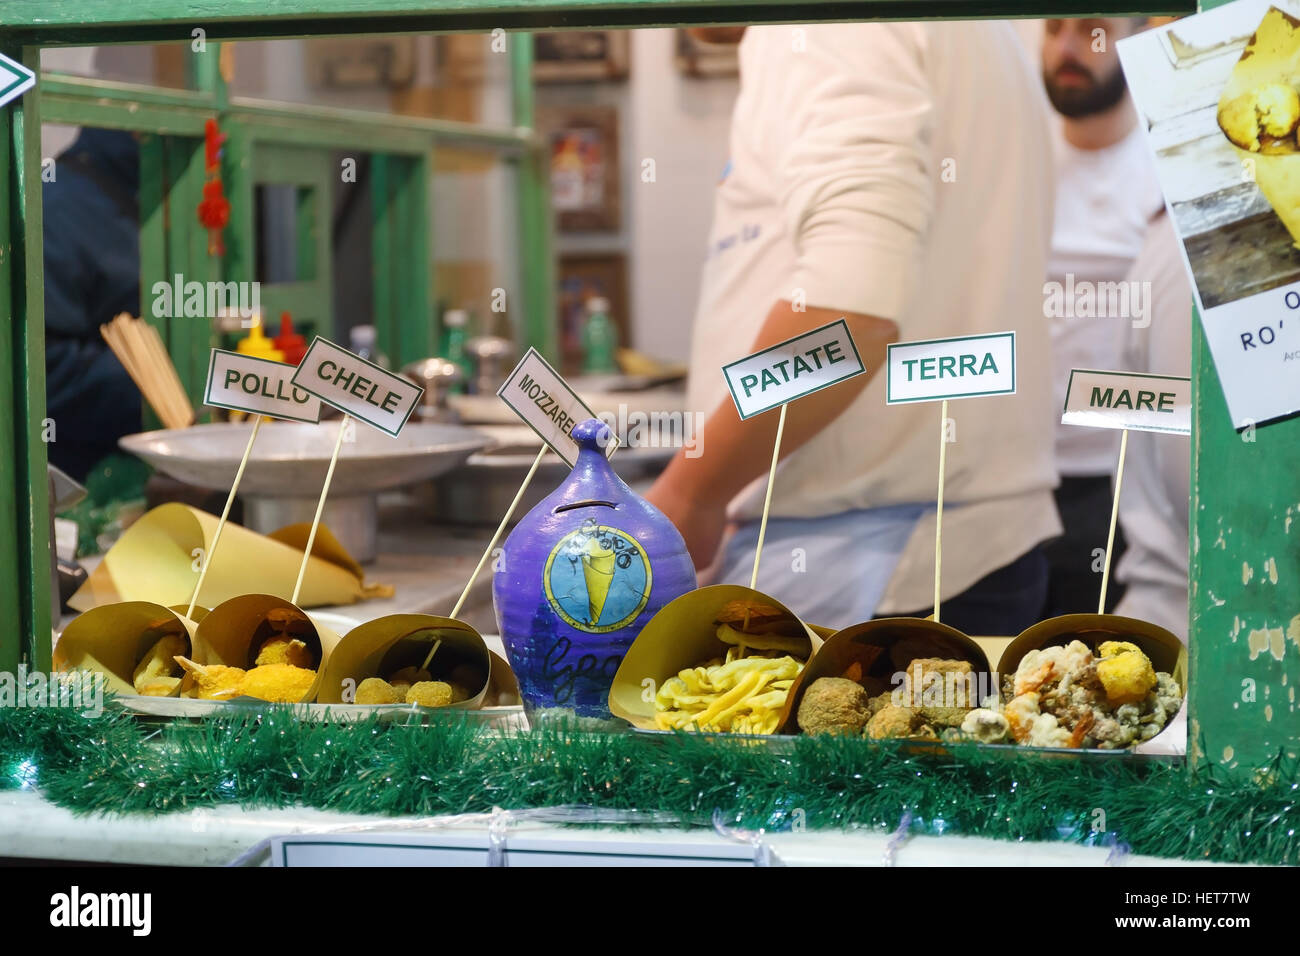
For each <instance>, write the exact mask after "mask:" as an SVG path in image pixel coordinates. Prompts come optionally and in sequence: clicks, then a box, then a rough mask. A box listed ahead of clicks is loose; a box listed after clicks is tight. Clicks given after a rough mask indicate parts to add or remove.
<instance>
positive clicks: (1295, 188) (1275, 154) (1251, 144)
mask: <svg viewBox="0 0 1300 956" xmlns="http://www.w3.org/2000/svg"><path fill="white" fill-rule="evenodd" d="M1218 121H1219V128H1220V129H1221V130H1223V133H1224V135H1225V136H1227V137H1228V139H1229V140H1230V141H1231V143H1232V145H1233V146H1234V147H1235V148H1236V150H1237V154H1238V156H1240V157H1241V159H1242V162H1243V165H1244V166H1245V167H1246V168H1247V169H1253V170H1254V178H1255V184H1256V185H1257V186H1259V191H1260V192H1261V193H1263V194H1264V198H1265V199H1267V200H1268V203H1269V205H1270V206H1272V207H1273V211H1274V212H1276V213H1277V215H1278V218H1280V219H1281V220H1282V224H1283V225H1285V226H1286V228H1287V231H1288V232H1290V233H1291V239H1292V241H1293V244H1295V245H1297V247H1300V145H1298V144H1297V140H1296V135H1297V127H1300V20H1297V19H1296V18H1295V17H1292V16H1290V15H1289V14H1286V13H1283V12H1282V11H1281V10H1279V9H1278V8H1277V7H1270V8H1269V10H1268V13H1266V14H1265V15H1264V19H1263V20H1261V21H1260V24H1259V27H1258V28H1257V29H1256V30H1255V33H1254V35H1253V36H1252V37H1251V38H1250V42H1249V43H1247V44H1246V49H1245V51H1244V52H1243V53H1242V54H1241V59H1239V60H1238V61H1237V64H1236V65H1235V66H1234V67H1233V68H1232V73H1231V74H1230V75H1229V77H1228V82H1227V84H1225V86H1224V87H1223V92H1222V94H1221V95H1220V97H1219V111H1218Z"/></svg>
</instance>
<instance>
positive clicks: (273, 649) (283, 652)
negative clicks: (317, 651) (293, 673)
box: [253, 634, 315, 670]
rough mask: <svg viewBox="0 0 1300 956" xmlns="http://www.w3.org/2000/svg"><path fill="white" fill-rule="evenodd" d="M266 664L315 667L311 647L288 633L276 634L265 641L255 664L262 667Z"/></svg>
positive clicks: (312, 668)
mask: <svg viewBox="0 0 1300 956" xmlns="http://www.w3.org/2000/svg"><path fill="white" fill-rule="evenodd" d="M264 664H291V665H293V666H294V667H305V668H307V669H308V670H314V669H315V662H314V661H313V660H312V654H311V649H310V648H308V647H307V645H306V644H305V643H304V642H303V641H300V640H298V639H297V638H296V637H290V636H289V635H287V634H276V635H275V636H274V637H268V638H267V639H266V640H265V641H264V642H263V644H262V647H261V649H259V650H258V652H257V659H256V660H255V661H253V665H254V666H255V667H261V666H263V665H264Z"/></svg>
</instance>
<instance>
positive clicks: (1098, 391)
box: [1061, 368, 1192, 435]
mask: <svg viewBox="0 0 1300 956" xmlns="http://www.w3.org/2000/svg"><path fill="white" fill-rule="evenodd" d="M1061 421H1062V422H1063V423H1065V424H1066V425H1088V426H1091V427H1093V428H1135V429H1137V430H1139V431H1144V432H1173V433H1175V434H1178V435H1190V434H1191V433H1192V380H1191V379H1190V378H1177V377H1175V376H1172V375H1140V374H1138V373H1136V372H1098V371H1096V370H1093V369H1086V368H1076V369H1072V370H1071V371H1070V385H1069V389H1068V390H1067V391H1066V393H1065V412H1064V413H1063V414H1062V415H1061Z"/></svg>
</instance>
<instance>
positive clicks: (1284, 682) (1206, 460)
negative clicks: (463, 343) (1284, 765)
mask: <svg viewBox="0 0 1300 956" xmlns="http://www.w3.org/2000/svg"><path fill="white" fill-rule="evenodd" d="M1218 5H1219V2H1218V0H1207V2H1206V3H1205V4H1204V6H1206V7H1212V6H1218ZM1144 6H1145V9H1135V4H1133V3H1132V2H1103V0H1051V2H1050V3H1043V4H1029V3H1025V2H1024V0H978V2H962V0H832V2H818V0H563V2H556V0H457V2H455V3H451V2H447V3H440V2H439V0H285V2H283V3H281V4H278V5H277V6H276V8H275V10H274V13H273V15H270V16H265V15H264V14H265V13H266V12H267V11H266V9H265V4H263V3H261V2H260V0H227V2H225V3H223V4H221V5H219V6H217V7H214V6H213V5H212V4H210V3H207V2H205V0H152V2H150V3H148V4H146V5H143V8H141V6H140V5H134V4H124V3H122V2H121V0H80V2H78V3H76V4H71V3H51V2H50V0H8V2H7V3H6V4H5V12H4V22H3V24H0V52H4V53H6V54H7V55H9V56H12V57H14V58H15V59H18V60H20V61H22V62H23V63H24V64H26V65H27V66H28V67H30V68H33V69H35V68H38V53H39V47H40V46H42V45H53V46H68V45H87V44H100V43H125V42H135V43H149V42H167V41H176V40H178V39H183V38H185V37H187V36H189V35H190V31H191V30H193V29H202V30H203V31H205V34H206V37H207V39H208V40H210V41H215V40H221V39H254V38H258V39H272V38H276V37H285V36H301V35H327V34H341V33H374V34H391V33H402V32H444V31H458V30H464V31H474V32H487V31H490V30H492V29H495V28H501V29H505V30H528V29H538V28H544V27H554V26H557V25H563V26H564V27H567V28H579V27H591V28H595V27H600V28H617V27H632V26H671V25H683V24H692V23H761V22H815V21H852V20H870V19H896V20H921V19H942V18H972V17H984V18H1005V17H1018V16H1026V17H1042V16H1048V15H1051V16H1094V15H1114V16H1124V15H1129V16H1132V15H1143V14H1175V15H1182V14H1189V13H1193V12H1195V6H1194V4H1191V3H1187V2H1173V0H1155V2H1153V3H1150V4H1145V5H1144ZM521 46H523V44H517V45H516V46H515V49H516V50H517V49H518V47H521ZM516 55H517V56H518V57H520V58H523V57H524V54H520V53H516ZM518 65H519V61H518V60H517V61H516V66H518ZM526 75H527V74H526V73H525V74H524V76H526ZM69 82H70V81H56V82H46V83H42V84H39V85H38V87H37V88H36V89H35V90H33V91H31V92H29V93H28V94H27V95H26V96H24V97H23V98H22V100H20V101H19V102H18V103H17V104H15V105H13V106H10V107H9V108H8V109H6V110H4V111H3V112H0V177H3V181H4V182H5V183H6V184H7V188H8V195H9V197H10V202H9V203H8V208H7V210H6V211H5V213H4V215H0V252H3V259H2V260H0V303H3V304H2V305H0V308H3V309H4V310H5V314H6V317H7V318H8V319H9V321H8V323H7V328H8V334H7V335H4V336H0V393H2V394H5V395H8V396H10V398H11V407H12V413H11V414H10V415H8V416H3V415H0V445H4V446H6V447H8V448H11V449H13V452H14V453H13V455H11V456H0V568H5V569H8V568H15V569H17V574H16V575H9V574H5V575H3V576H0V609H3V611H4V612H6V613H5V615H4V619H5V620H6V622H8V623H9V625H10V629H9V630H7V631H6V632H5V633H4V634H3V636H0V669H9V668H12V667H13V666H14V665H15V664H16V663H17V661H18V659H19V658H20V657H22V656H26V657H28V658H29V659H30V660H31V661H32V662H33V663H34V664H35V665H36V666H48V662H49V635H50V630H49V627H50V609H49V593H48V584H47V582H48V573H47V570H48V556H49V541H48V535H47V530H46V527H47V524H46V509H47V501H46V499H47V493H46V487H45V480H44V473H45V449H44V446H43V445H42V444H41V441H40V422H41V418H42V417H43V414H44V388H45V383H44V354H43V324H42V300H41V263H40V256H39V254H36V255H33V254H31V252H30V250H39V249H40V248H41V217H40V201H39V189H40V180H39V168H40V155H39V142H40V136H39V130H40V117H41V112H42V110H45V111H46V114H47V115H48V116H51V117H53V116H56V115H65V114H66V113H67V112H68V111H69V110H70V108H71V103H70V98H69V95H68V94H69V89H68V85H67V84H68V83H69ZM525 82H526V81H525V80H521V79H518V73H517V83H518V84H523V83H525ZM102 93H103V96H102V97H101V100H102V101H110V102H111V101H112V100H114V98H117V99H119V100H120V99H121V98H123V97H124V96H125V97H127V98H129V97H130V96H131V95H132V94H131V93H130V91H123V90H120V89H119V90H114V89H113V88H112V87H111V86H107V85H106V86H104V87H102ZM207 96H208V94H205V93H203V92H194V93H190V92H184V91H169V92H166V93H158V94H156V95H155V96H153V97H151V98H150V99H149V101H148V102H147V103H142V105H141V107H140V112H139V113H138V115H137V119H138V120H139V122H140V123H141V124H143V127H142V128H146V129H150V130H154V131H158V132H160V133H163V134H165V135H177V136H184V135H190V136H193V135H197V134H199V133H200V131H201V122H200V117H201V116H202V115H203V114H204V112H205V111H210V110H211V109H212V102H210V100H209V99H205V97H207ZM74 98H75V97H74ZM520 102H522V103H524V104H525V106H523V107H520V106H519V103H520ZM516 105H517V108H518V109H521V111H522V112H526V111H527V108H528V107H530V106H531V97H530V96H529V95H528V94H527V91H525V95H524V96H523V97H522V98H521V100H518V101H517V104H516ZM231 106H232V108H236V104H231ZM239 108H246V109H249V110H250V111H254V110H255V109H256V108H254V107H252V106H248V107H239ZM261 109H262V110H263V115H266V114H265V111H266V110H272V109H273V108H272V107H262V108H261ZM95 111H100V112H102V113H104V114H105V115H106V117H110V118H111V116H112V115H117V116H120V112H119V111H114V110H112V109H110V106H109V105H107V103H106V102H94V103H84V102H83V101H81V100H78V106H77V109H76V110H73V112H78V113H80V114H84V115H83V116H82V118H79V119H73V120H71V121H74V122H87V121H89V120H88V119H86V118H85V116H88V115H89V114H90V113H93V112H95ZM295 112H296V113H298V114H299V115H296V116H286V117H284V119H285V122H286V125H291V126H294V131H295V135H297V136H299V137H301V138H303V139H305V140H308V141H313V142H319V140H320V137H321V136H322V133H324V135H326V136H328V137H329V142H331V143H339V142H349V141H351V142H355V141H356V138H357V137H358V136H362V137H365V138H366V139H367V140H368V141H369V145H370V146H371V148H374V146H373V144H374V140H373V139H371V138H370V137H369V136H368V135H367V134H368V133H369V132H370V131H371V130H373V129H374V126H373V119H366V118H359V120H358V124H359V125H356V126H353V127H351V128H349V127H348V124H347V123H346V122H340V121H339V118H338V117H337V116H329V115H323V114H318V115H315V116H313V115H312V111H310V110H295ZM528 120H529V121H528V122H519V116H518V115H517V117H516V122H517V125H518V126H519V127H521V129H518V130H514V131H510V132H506V133H501V132H492V133H477V134H475V135H482V136H485V137H487V138H488V139H489V140H490V141H492V142H493V144H494V145H497V146H501V147H505V148H509V149H517V150H518V152H517V154H516V161H517V162H519V163H520V174H521V185H522V186H523V188H522V189H521V194H523V193H529V194H531V195H532V196H533V198H534V201H533V202H532V204H528V203H525V202H522V201H521V206H525V205H526V206H527V207H528V208H521V210H520V221H521V224H522V226H523V231H524V236H525V244H524V247H525V249H526V250H529V249H535V248H538V247H540V246H539V245H534V241H535V240H537V239H538V237H539V236H540V235H542V234H543V233H544V224H545V223H546V222H547V221H548V219H547V211H546V207H545V205H544V204H542V203H538V202H536V201H535V200H536V197H537V196H538V195H540V194H541V192H542V182H543V180H544V172H545V167H544V165H543V163H542V159H543V156H542V153H541V150H540V149H539V148H537V144H536V143H535V142H530V141H529V136H528V134H527V133H526V132H525V131H524V129H525V128H526V127H529V126H531V117H528ZM196 124H197V125H196ZM295 124H296V125H295ZM367 124H369V125H367ZM105 125H113V124H112V123H106V124H105ZM441 125H443V126H446V125H448V124H441ZM438 126H439V124H434V123H430V122H427V121H414V120H413V121H410V122H409V123H407V124H405V125H404V126H403V127H402V129H401V130H389V131H386V133H385V135H387V136H391V137H392V138H394V139H396V138H402V137H406V138H407V139H409V145H410V146H411V147H412V148H410V149H392V148H389V146H387V145H385V147H384V151H385V152H389V153H405V154H406V155H411V154H413V153H417V154H421V155H427V152H426V151H425V150H426V147H427V145H428V139H429V137H431V136H432V137H433V138H435V139H436V138H437V137H438V135H439V133H438V132H437V127H438ZM503 140H509V142H508V143H507V142H503ZM365 145H366V144H359V148H364V147H365ZM397 165H400V164H394V166H397ZM402 179H403V176H402V175H400V174H399V175H398V176H397V177H396V178H395V179H393V180H392V182H394V183H396V182H398V181H401V180H402ZM394 188H395V187H394ZM386 195H391V194H386ZM376 241H377V242H383V241H388V242H391V241H392V235H391V232H390V234H389V235H388V237H387V239H385V238H384V237H383V236H377V238H376ZM546 267H547V265H546V264H545V263H542V262H541V261H528V260H527V259H526V260H525V262H524V270H525V275H526V277H527V280H526V284H527V285H529V286H530V288H533V287H535V289H533V291H543V292H544V293H545V295H544V297H549V295H550V286H549V285H545V275H544V273H545V271H546ZM387 334H388V335H389V336H394V335H396V336H397V337H398V340H399V341H400V340H401V337H402V336H403V335H405V334H407V333H406V332H405V331H404V330H396V331H390V332H388V333H387ZM1192 362H1193V437H1192V463H1191V464H1192V499H1191V503H1190V505H1191V515H1190V518H1191V542H1190V563H1189V593H1190V615H1189V617H1190V622H1189V623H1190V627H1189V637H1190V643H1191V648H1190V652H1191V675H1190V684H1191V686H1190V701H1189V704H1190V709H1191V719H1190V736H1189V753H1190V755H1191V757H1192V760H1193V762H1194V763H1195V762H1201V761H1213V762H1216V763H1223V764H1226V763H1227V762H1228V757H1229V754H1232V755H1233V756H1234V757H1235V761H1236V763H1237V764H1238V765H1239V766H1240V767H1242V768H1247V769H1248V768H1253V767H1256V766H1260V765H1262V764H1264V763H1266V762H1267V761H1268V760H1270V759H1271V758H1272V757H1273V756H1275V755H1276V753H1277V752H1278V750H1279V749H1281V750H1284V751H1286V752H1289V753H1291V754H1293V755H1294V754H1295V752H1296V751H1297V750H1300V724H1298V722H1297V721H1295V720H1294V718H1293V717H1291V716H1288V715H1289V714H1291V710H1290V709H1289V707H1288V703H1289V694H1288V691H1289V690H1293V689H1294V688H1295V686H1296V684H1297V683H1300V653H1295V652H1294V651H1292V652H1289V653H1288V652H1285V650H1284V653H1282V654H1281V655H1278V656H1277V657H1275V656H1274V655H1272V654H1269V653H1264V654H1255V655H1254V657H1252V658H1250V659H1249V660H1248V659H1247V656H1246V655H1247V646H1246V645H1247V642H1246V641H1245V640H1244V638H1242V639H1240V640H1239V639H1238V638H1239V636H1241V635H1244V634H1245V633H1247V632H1249V631H1251V630H1256V631H1264V632H1268V633H1275V632H1277V631H1279V630H1281V631H1286V630H1287V629H1288V628H1290V629H1292V630H1291V631H1290V633H1291V634H1292V635H1294V634H1295V633H1297V631H1300V608H1297V607H1296V606H1295V604H1294V603H1292V602H1293V601H1294V598H1293V595H1294V594H1295V593H1296V589H1295V582H1296V581H1297V580H1300V549H1297V548H1296V547H1294V546H1288V545H1290V544H1291V542H1290V539H1289V538H1288V537H1287V529H1288V527H1289V523H1290V515H1289V514H1288V512H1289V511H1290V510H1291V509H1293V508H1297V507H1300V504H1298V503H1297V501H1296V500H1295V499H1296V498H1297V496H1296V494H1295V491H1294V487H1295V484H1294V483H1295V478H1294V476H1295V474H1296V471H1297V469H1296V464H1297V458H1298V457H1300V456H1298V455H1297V453H1296V452H1295V450H1294V449H1296V448H1297V447H1300V418H1296V419H1291V420H1288V421H1285V422H1281V423H1278V424H1274V425H1270V426H1268V427H1266V428H1261V429H1259V430H1258V432H1257V433H1256V434H1255V435H1253V436H1252V437H1253V438H1254V440H1253V441H1243V440H1242V437H1241V436H1239V435H1238V434H1237V433H1236V432H1235V431H1234V430H1233V429H1232V427H1231V424H1230V420H1229V418H1228V415H1227V408H1226V404H1225V402H1224V400H1223V395H1222V391H1221V389H1220V386H1219V383H1218V380H1217V377H1216V376H1215V373H1214V367H1213V363H1212V361H1211V359H1210V356H1209V351H1208V348H1207V347H1206V343H1205V339H1204V336H1203V334H1202V333H1201V331H1200V328H1199V325H1197V326H1196V328H1195V330H1194V336H1193V349H1192ZM1244 476H1249V480H1245V477H1244ZM1225 523H1227V524H1230V525H1231V526H1232V529H1233V530H1234V531H1235V533H1234V534H1232V535H1230V536H1229V538H1228V543H1227V544H1226V545H1222V546H1220V545H1217V544H1216V542H1217V541H1219V540H1220V538H1219V534H1220V532H1221V531H1222V530H1223V529H1224V525H1225ZM1265 554H1268V555H1271V556H1273V557H1274V559H1275V561H1276V565H1277V572H1278V578H1279V582H1280V584H1279V586H1276V587H1266V586H1264V585H1263V584H1262V583H1261V582H1260V581H1259V580H1258V576H1256V579H1255V581H1254V583H1253V584H1252V583H1248V582H1244V581H1243V580H1242V578H1243V574H1242V570H1241V569H1242V563H1243V561H1246V562H1249V561H1257V560H1260V559H1261V558H1262V556H1264V555H1265ZM1295 642H1296V638H1295V637H1294V636H1291V637H1290V638H1288V640H1287V641H1286V642H1284V644H1283V647H1284V649H1285V646H1286V643H1290V644H1292V645H1293V646H1294V644H1295ZM1244 680H1251V681H1254V682H1255V684H1256V688H1255V693H1256V696H1257V700H1258V701H1259V702H1258V703H1255V704H1253V705H1250V706H1242V705H1241V699H1242V697H1241V695H1242V682H1243V681H1244ZM1266 700H1271V703H1272V706H1273V708H1274V709H1276V710H1277V712H1278V718H1279V719H1277V720H1272V719H1271V718H1270V719H1267V720H1266V719H1265V717H1264V712H1265V708H1264V702H1265V701H1266ZM1202 738H1203V740H1204V744H1205V750H1204V751H1203V752H1202V751H1201V750H1200V749H1199V743H1200V741H1201V739H1202Z"/></svg>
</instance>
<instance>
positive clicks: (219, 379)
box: [203, 349, 320, 423]
mask: <svg viewBox="0 0 1300 956" xmlns="http://www.w3.org/2000/svg"><path fill="white" fill-rule="evenodd" d="M297 370H298V369H297V366H294V365H286V364H285V363H284V362H273V361H271V360H270V359H264V358H258V357H256V356H253V355H244V354H242V353H240V352H227V351H226V350H225V349H213V350H212V357H211V358H210V359H208V387H207V389H206V391H205V392H204V394H203V404H205V405H211V406H212V407H213V408H233V409H236V410H238V411H241V412H253V413H254V414H257V415H270V416H272V417H273V418H286V419H288V420H289V421H293V422H312V423H315V422H318V421H320V399H319V398H317V397H316V396H315V395H313V394H311V393H310V392H307V391H304V390H303V389H301V388H298V387H297V386H296V385H294V384H293V373H294V372H296V371H297Z"/></svg>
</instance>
